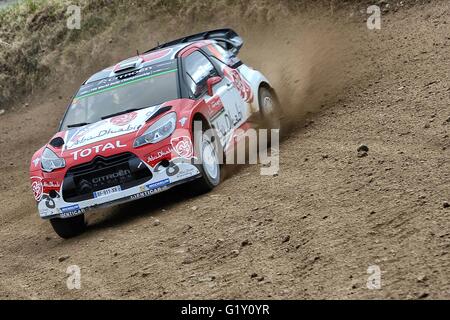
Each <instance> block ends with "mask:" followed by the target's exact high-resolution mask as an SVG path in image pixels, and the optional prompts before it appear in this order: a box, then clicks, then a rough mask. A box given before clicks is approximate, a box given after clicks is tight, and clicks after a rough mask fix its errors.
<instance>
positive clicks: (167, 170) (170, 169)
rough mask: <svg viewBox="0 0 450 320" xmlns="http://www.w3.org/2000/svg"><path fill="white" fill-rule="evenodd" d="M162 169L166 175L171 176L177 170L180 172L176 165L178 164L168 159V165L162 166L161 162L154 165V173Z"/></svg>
mask: <svg viewBox="0 0 450 320" xmlns="http://www.w3.org/2000/svg"><path fill="white" fill-rule="evenodd" d="M162 171H165V173H166V175H167V176H168V177H173V176H174V175H176V174H177V173H178V172H180V168H179V167H178V165H177V164H176V163H174V162H173V161H170V162H169V166H168V167H164V166H163V165H162V163H159V164H158V165H157V166H156V167H155V173H160V172H162Z"/></svg>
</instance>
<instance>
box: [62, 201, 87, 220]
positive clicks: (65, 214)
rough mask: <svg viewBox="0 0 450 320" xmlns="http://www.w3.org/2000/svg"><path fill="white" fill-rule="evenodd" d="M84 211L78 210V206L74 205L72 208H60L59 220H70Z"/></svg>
mask: <svg viewBox="0 0 450 320" xmlns="http://www.w3.org/2000/svg"><path fill="white" fill-rule="evenodd" d="M83 211H84V210H81V209H80V206H79V205H77V204H75V205H73V206H69V207H63V208H61V215H60V217H61V218H70V217H73V216H76V215H79V214H81V213H83Z"/></svg>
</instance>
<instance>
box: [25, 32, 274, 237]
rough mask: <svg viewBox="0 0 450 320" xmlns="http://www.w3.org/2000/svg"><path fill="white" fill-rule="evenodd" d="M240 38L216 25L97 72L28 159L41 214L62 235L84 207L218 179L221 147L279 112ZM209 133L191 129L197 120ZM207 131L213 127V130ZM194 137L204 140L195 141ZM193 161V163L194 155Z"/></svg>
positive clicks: (80, 226)
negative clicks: (242, 55) (243, 57)
mask: <svg viewBox="0 0 450 320" xmlns="http://www.w3.org/2000/svg"><path fill="white" fill-rule="evenodd" d="M242 45H243V41H242V39H241V38H240V37H239V36H238V35H237V34H236V33H235V32H234V31H233V30H230V29H220V30H214V31H209V32H205V33H201V34H196V35H192V36H188V37H185V38H183V39H179V40H175V41H172V42H169V43H166V44H163V45H160V46H158V47H157V48H154V49H151V50H149V51H147V52H145V53H143V54H139V55H138V56H136V57H133V58H130V59H127V60H125V61H122V62H120V63H118V64H116V65H115V66H112V67H109V68H107V69H104V70H103V71H100V72H98V73H96V74H94V75H93V76H92V77H90V78H89V79H88V80H87V81H85V82H84V83H83V85H82V86H81V88H80V89H79V91H78V92H77V93H76V95H75V96H74V98H73V100H72V101H71V103H70V105H69V107H68V109H67V111H66V113H65V115H64V118H63V120H62V121H61V125H60V129H59V132H58V133H57V134H55V135H54V136H53V137H52V138H51V139H50V141H49V142H48V143H47V144H46V145H45V146H43V147H42V148H41V149H40V150H38V151H37V152H36V153H35V154H34V156H33V158H32V160H31V165H30V177H31V186H32V190H33V193H34V197H35V199H36V201H37V206H38V209H39V214H40V216H41V218H43V219H49V220H50V222H51V225H52V226H53V228H54V230H55V232H56V233H57V234H58V235H59V236H61V237H63V238H69V237H72V236H75V235H77V234H79V233H81V232H82V231H83V230H84V228H85V219H84V214H85V212H86V211H87V210H89V209H94V208H99V207H104V206H111V205H115V204H119V203H124V202H127V201H132V200H135V199H139V198H143V197H147V196H151V195H153V194H156V193H159V192H162V191H165V190H167V189H169V188H171V187H173V186H176V185H179V184H181V183H186V182H189V181H191V183H192V184H193V187H194V188H197V189H199V190H200V191H208V190H211V189H212V188H214V187H215V186H217V185H218V184H219V183H220V179H221V163H220V160H219V159H220V158H221V157H219V156H218V155H219V153H220V152H223V151H224V150H227V148H228V147H229V146H230V145H231V144H233V143H235V140H236V136H235V130H236V129H244V130H245V129H247V128H248V127H250V123H249V122H250V119H251V117H252V118H253V116H255V115H257V116H258V117H261V116H262V117H263V118H264V117H265V118H270V117H276V116H277V111H276V110H277V98H276V95H275V92H274V90H273V89H272V87H271V85H270V83H269V81H268V80H267V79H266V78H265V77H264V76H263V75H262V74H261V73H260V72H258V71H255V70H253V69H251V68H249V67H247V66H246V65H244V64H243V63H242V62H241V61H240V60H239V59H238V58H237V53H238V52H239V50H240V48H241V47H242ZM199 121H200V122H201V123H202V128H203V129H202V130H203V131H205V130H206V129H208V128H210V129H214V132H215V133H216V134H214V135H212V134H210V135H197V134H194V122H197V123H198V122H199ZM210 131H211V130H210ZM197 137H201V138H197ZM193 159H196V160H199V161H193Z"/></svg>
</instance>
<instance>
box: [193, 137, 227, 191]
mask: <svg viewBox="0 0 450 320" xmlns="http://www.w3.org/2000/svg"><path fill="white" fill-rule="evenodd" d="M211 131H212V130H207V131H206V132H201V133H200V134H194V150H195V156H196V158H197V161H196V167H197V169H198V170H199V171H200V173H201V175H202V176H201V178H199V179H197V180H195V181H193V183H192V184H193V188H194V193H196V194H202V193H206V192H209V191H211V190H212V189H214V188H215V187H216V186H218V185H219V184H220V181H221V167H220V161H219V154H220V152H222V151H221V148H220V142H219V140H218V138H217V137H216V135H214V134H213V133H212V132H211ZM202 136H203V139H202Z"/></svg>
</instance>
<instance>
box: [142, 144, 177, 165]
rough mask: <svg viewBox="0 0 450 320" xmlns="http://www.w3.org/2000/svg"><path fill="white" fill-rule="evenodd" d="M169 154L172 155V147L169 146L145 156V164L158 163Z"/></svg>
mask: <svg viewBox="0 0 450 320" xmlns="http://www.w3.org/2000/svg"><path fill="white" fill-rule="evenodd" d="M170 154H172V147H170V146H169V147H166V148H164V149H161V150H159V151H158V152H154V153H151V154H149V155H147V156H146V158H147V162H148V163H152V162H155V161H158V160H160V159H162V158H165V157H167V156H168V155H170Z"/></svg>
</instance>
